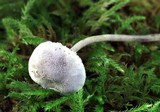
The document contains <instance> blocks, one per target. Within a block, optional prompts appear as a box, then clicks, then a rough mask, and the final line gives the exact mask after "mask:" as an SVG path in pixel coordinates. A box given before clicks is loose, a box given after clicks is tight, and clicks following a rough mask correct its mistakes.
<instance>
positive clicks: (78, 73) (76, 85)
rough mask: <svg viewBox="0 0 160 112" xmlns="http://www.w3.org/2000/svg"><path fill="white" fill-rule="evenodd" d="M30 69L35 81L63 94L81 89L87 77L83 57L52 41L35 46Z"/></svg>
mask: <svg viewBox="0 0 160 112" xmlns="http://www.w3.org/2000/svg"><path fill="white" fill-rule="evenodd" d="M28 69H29V75H30V77H31V79H32V80H33V81H35V82H36V83H38V84H39V85H41V86H42V87H43V88H46V89H53V90H55V91H57V92H60V93H63V94H68V93H72V92H77V91H79V90H80V89H81V88H82V87H83V86H84V83H85V79H86V73H85V68H84V65H83V63H82V60H81V58H80V57H79V56H78V55H77V54H76V53H75V52H73V51H71V50H70V49H69V48H67V47H66V46H63V45H62V44H61V43H54V42H51V41H47V42H43V43H41V44H39V45H38V46H37V47H36V48H35V50H34V51H33V53H32V55H31V57H30V59H29V64H28Z"/></svg>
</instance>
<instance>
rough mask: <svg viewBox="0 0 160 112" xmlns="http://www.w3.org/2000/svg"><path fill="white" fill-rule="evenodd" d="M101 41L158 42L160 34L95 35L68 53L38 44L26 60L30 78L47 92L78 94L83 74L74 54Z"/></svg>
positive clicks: (63, 48) (56, 45) (53, 45)
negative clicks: (48, 90)
mask: <svg viewBox="0 0 160 112" xmlns="http://www.w3.org/2000/svg"><path fill="white" fill-rule="evenodd" d="M101 41H125V42H129V41H139V42H152V41H160V34H153V35H144V36H138V35H137V36H133V35H114V34H113V35H112V34H108V35H98V36H92V37H88V38H86V39H84V40H81V41H79V42H78V43H77V44H75V45H74V46H73V47H72V48H71V49H69V48H67V47H66V46H63V45H62V44H61V43H55V42H51V41H47V42H43V43H41V44H39V45H38V46H37V47H36V48H35V49H34V51H33V53H32V55H31V57H30V59H29V64H28V68H29V75H30V77H31V79H32V80H33V81H35V82H36V83H38V84H39V85H41V86H42V87H43V88H46V89H53V90H55V91H57V92H60V93H62V94H68V93H73V92H77V91H79V90H80V89H81V88H82V87H83V86H84V83H85V79H86V73H85V68H84V65H83V63H82V60H81V58H80V57H79V56H78V55H77V54H76V52H78V51H79V50H80V49H81V48H83V47H85V46H87V45H89V44H92V43H95V42H101Z"/></svg>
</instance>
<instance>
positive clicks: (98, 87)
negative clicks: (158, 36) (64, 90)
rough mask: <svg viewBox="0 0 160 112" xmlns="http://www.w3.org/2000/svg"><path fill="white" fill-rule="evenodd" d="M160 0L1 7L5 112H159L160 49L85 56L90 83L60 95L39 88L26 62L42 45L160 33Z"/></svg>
mask: <svg viewBox="0 0 160 112" xmlns="http://www.w3.org/2000/svg"><path fill="white" fill-rule="evenodd" d="M159 2H160V1H159V0H81V1H78V0H59V1H57V0H48V1H45V0H14V1H13V0H1V1H0V19H1V21H0V111H2V112H26V111H27V112H69V111H70V112H117V111H124V112H158V111H159V110H160V100H159V99H160V43H159V42H155V43H138V42H132V43H124V42H102V43H96V44H93V45H90V46H88V47H86V48H83V49H82V50H80V52H79V53H78V55H79V56H80V57H81V58H82V60H83V63H84V65H85V68H86V74H87V80H86V83H85V86H84V88H83V89H82V90H80V91H79V92H78V93H74V94H71V95H67V96H64V95H61V94H59V93H56V92H54V91H53V90H46V89H43V88H42V87H40V86H39V85H37V84H36V83H34V82H33V81H32V80H31V78H30V77H29V74H28V59H29V56H30V55H31V53H32V51H33V49H34V48H35V47H36V46H37V45H38V44H39V43H41V42H44V41H46V40H51V41H55V42H57V41H58V42H61V43H63V44H64V45H66V46H67V47H69V48H70V47H72V46H73V45H74V44H75V43H76V42H77V41H79V40H81V39H84V38H86V37H87V36H92V35H100V34H129V35H145V34H153V33H160V5H159Z"/></svg>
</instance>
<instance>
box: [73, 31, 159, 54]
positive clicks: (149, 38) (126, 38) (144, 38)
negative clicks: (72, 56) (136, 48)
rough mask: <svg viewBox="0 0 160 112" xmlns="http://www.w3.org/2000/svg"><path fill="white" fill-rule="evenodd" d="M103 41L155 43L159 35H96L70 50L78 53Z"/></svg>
mask: <svg viewBox="0 0 160 112" xmlns="http://www.w3.org/2000/svg"><path fill="white" fill-rule="evenodd" d="M103 41H119V42H131V41H138V42H155V41H160V34H150V35H118V34H105V35H97V36H91V37H88V38H85V39H83V40H81V41H79V42H78V43H76V44H75V45H74V46H73V47H72V48H71V50H72V51H74V52H78V51H79V50H80V49H82V48H83V47H85V46H87V45H89V44H92V43H95V42H103Z"/></svg>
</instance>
